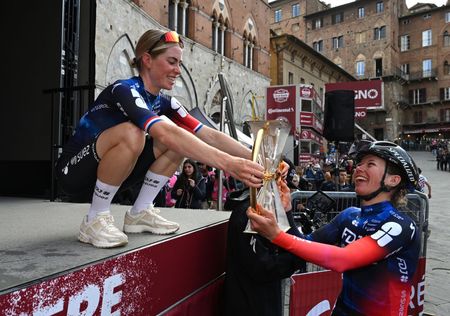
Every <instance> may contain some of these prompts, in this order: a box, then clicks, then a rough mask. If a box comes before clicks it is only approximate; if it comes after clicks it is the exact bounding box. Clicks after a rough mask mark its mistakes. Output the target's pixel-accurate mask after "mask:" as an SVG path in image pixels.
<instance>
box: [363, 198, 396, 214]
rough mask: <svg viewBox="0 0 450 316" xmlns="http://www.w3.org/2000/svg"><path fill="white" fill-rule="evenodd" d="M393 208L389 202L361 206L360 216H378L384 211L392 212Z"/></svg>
mask: <svg viewBox="0 0 450 316" xmlns="http://www.w3.org/2000/svg"><path fill="white" fill-rule="evenodd" d="M393 209H394V206H393V205H392V203H391V202H390V201H383V202H380V203H376V204H372V205H365V206H361V213H362V214H378V213H381V212H385V211H390V210H393Z"/></svg>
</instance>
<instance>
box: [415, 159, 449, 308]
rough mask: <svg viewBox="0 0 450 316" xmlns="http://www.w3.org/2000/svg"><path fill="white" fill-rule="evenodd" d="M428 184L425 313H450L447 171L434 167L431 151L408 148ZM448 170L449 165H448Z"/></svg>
mask: <svg viewBox="0 0 450 316" xmlns="http://www.w3.org/2000/svg"><path fill="white" fill-rule="evenodd" d="M410 154H411V156H412V157H413V158H414V160H415V162H416V164H417V166H418V167H420V168H421V169H422V174H423V175H424V176H425V177H427V179H428V181H429V183H430V184H431V195H432V196H431V199H430V200H429V211H430V214H429V229H430V230H431V234H430V236H429V238H428V246H427V261H426V276H425V308H424V312H425V315H436V316H448V315H450V228H449V227H450V172H449V171H440V170H437V169H436V159H435V157H434V156H433V155H432V154H431V153H430V152H420V151H416V152H414V151H413V152H410ZM447 170H449V169H447Z"/></svg>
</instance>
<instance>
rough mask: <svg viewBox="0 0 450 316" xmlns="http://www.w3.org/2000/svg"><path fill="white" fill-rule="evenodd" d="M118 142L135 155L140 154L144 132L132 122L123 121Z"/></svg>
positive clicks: (142, 147) (143, 143) (143, 142)
mask: <svg viewBox="0 0 450 316" xmlns="http://www.w3.org/2000/svg"><path fill="white" fill-rule="evenodd" d="M120 143H121V145H123V146H126V148H127V149H128V150H130V151H131V152H133V153H134V154H136V155H140V154H141V152H142V150H143V149H144V145H145V133H144V131H143V130H141V129H140V128H139V127H137V126H136V125H134V124H132V123H125V124H124V126H123V128H122V131H121V133H120Z"/></svg>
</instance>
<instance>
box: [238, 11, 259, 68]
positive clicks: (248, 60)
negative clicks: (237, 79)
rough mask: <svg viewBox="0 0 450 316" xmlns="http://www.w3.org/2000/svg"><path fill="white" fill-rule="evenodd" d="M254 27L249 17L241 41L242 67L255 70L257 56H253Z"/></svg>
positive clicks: (254, 42)
mask: <svg viewBox="0 0 450 316" xmlns="http://www.w3.org/2000/svg"><path fill="white" fill-rule="evenodd" d="M256 34H257V32H256V25H255V23H254V22H253V19H252V18H251V17H249V18H248V19H247V23H245V27H244V36H243V38H242V40H243V58H244V59H243V65H244V66H245V67H247V68H250V69H255V65H256V63H257V56H256V55H255V47H256Z"/></svg>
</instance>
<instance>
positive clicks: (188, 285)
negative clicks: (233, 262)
mask: <svg viewBox="0 0 450 316" xmlns="http://www.w3.org/2000/svg"><path fill="white" fill-rule="evenodd" d="M226 231H227V224H226V223H223V224H219V225H216V226H212V227H208V228H207V229H202V230H199V231H195V232H193V233H188V234H185V235H180V236H176V237H175V238H171V239H169V240H167V241H164V242H161V243H158V244H155V245H150V246H149V247H146V248H143V249H140V250H138V251H131V252H128V253H125V254H123V255H120V256H118V257H115V258H111V259H109V260H105V261H103V262H99V263H97V264H93V265H91V266H88V267H86V268H84V269H80V270H78V271H75V272H70V273H67V274H65V275H62V276H59V277H55V278H53V279H49V280H45V281H42V282H40V283H37V284H35V285H30V286H29V287H26V288H23V289H19V290H16V291H14V292H11V293H8V294H4V295H1V296H0V315H156V314H158V313H160V312H162V311H164V310H165V309H167V308H168V307H170V306H172V305H173V304H175V303H177V302H179V301H181V300H182V299H184V298H186V297H187V296H188V295H190V294H192V293H195V292H196V291H197V290H199V289H201V288H202V287H204V286H205V285H207V284H208V283H210V282H211V281H212V280H216V279H217V278H218V277H219V276H220V275H222V274H223V272H224V271H225V249H226ZM219 284H222V283H219ZM205 290H206V291H207V292H205V294H206V295H210V297H209V298H207V299H206V298H204V299H203V300H201V301H199V302H197V301H196V300H198V296H197V297H195V296H194V297H192V300H193V301H191V303H190V304H186V303H185V305H184V306H187V305H190V307H189V308H191V309H192V310H198V308H199V306H196V308H193V307H192V305H193V304H194V305H198V304H203V305H202V306H203V307H201V308H202V309H204V310H210V309H215V312H214V313H219V312H220V307H219V306H215V307H214V306H207V305H210V304H209V303H211V304H214V303H216V302H217V301H218V294H217V293H218V291H211V287H210V288H209V289H208V290H207V289H205ZM208 293H209V294H208ZM203 296H204V295H203ZM203 296H202V297H203ZM214 297H216V299H215V300H214V299H213V298H214ZM205 304H206V305H205ZM214 313H212V314H214Z"/></svg>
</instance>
